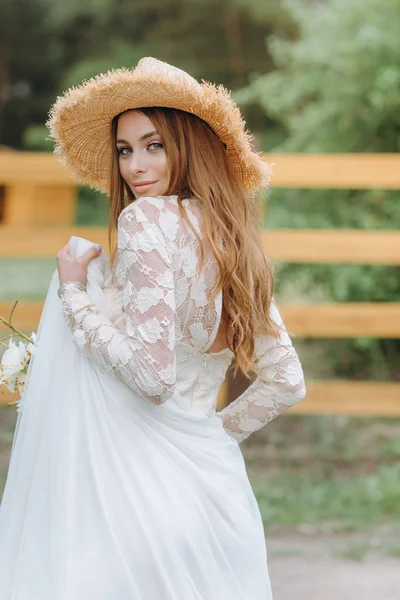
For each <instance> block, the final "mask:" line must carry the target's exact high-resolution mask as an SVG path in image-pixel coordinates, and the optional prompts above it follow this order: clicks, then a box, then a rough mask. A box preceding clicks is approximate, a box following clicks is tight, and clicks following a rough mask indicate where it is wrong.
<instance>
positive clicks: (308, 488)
mask: <svg viewBox="0 0 400 600" xmlns="http://www.w3.org/2000/svg"><path fill="white" fill-rule="evenodd" d="M250 479H251V481H252V484H253V489H254V492H255V495H256V497H257V500H258V503H259V506H260V510H261V515H262V518H263V521H264V523H265V525H266V526H267V527H272V526H274V527H279V526H293V527H297V526H299V525H304V524H309V525H317V524H321V523H328V524H329V525H330V529H331V531H342V532H343V531H352V530H357V529H360V528H361V529H362V528H364V527H372V526H376V525H378V524H381V523H385V522H392V521H395V520H398V519H399V518H400V508H399V507H400V467H399V466H397V465H390V466H385V465H382V466H380V467H379V468H378V470H377V472H376V473H374V474H362V473H360V474H358V475H356V476H354V475H351V476H348V475H347V476H344V477H343V476H337V477H336V478H334V479H325V478H323V477H321V476H319V477H318V476H315V475H310V474H308V473H307V472H304V471H303V472H293V471H287V470H286V471H285V472H281V473H276V474H266V475H265V476H263V477H260V476H257V477H250Z"/></svg>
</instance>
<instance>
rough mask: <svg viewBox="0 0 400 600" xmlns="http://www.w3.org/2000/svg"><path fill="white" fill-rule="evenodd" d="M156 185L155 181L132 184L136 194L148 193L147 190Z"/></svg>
mask: <svg viewBox="0 0 400 600" xmlns="http://www.w3.org/2000/svg"><path fill="white" fill-rule="evenodd" d="M155 183H157V182H156V181H145V182H143V183H134V184H133V188H134V190H135V191H136V192H140V193H143V192H148V191H149V189H150V188H151V187H152V186H153V185H154V184H155Z"/></svg>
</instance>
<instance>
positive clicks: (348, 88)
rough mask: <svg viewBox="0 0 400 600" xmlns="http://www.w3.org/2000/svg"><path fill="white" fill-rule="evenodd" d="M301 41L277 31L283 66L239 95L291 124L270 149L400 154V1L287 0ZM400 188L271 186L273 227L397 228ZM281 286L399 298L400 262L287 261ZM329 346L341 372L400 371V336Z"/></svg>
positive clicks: (357, 298)
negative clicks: (392, 264)
mask: <svg viewBox="0 0 400 600" xmlns="http://www.w3.org/2000/svg"><path fill="white" fill-rule="evenodd" d="M284 5H285V7H287V9H288V10H289V11H290V15H291V17H292V19H293V20H294V22H295V23H297V27H298V32H299V35H298V38H297V39H296V40H294V41H293V40H288V39H285V37H284V36H276V35H275V36H271V37H270V38H269V40H268V45H269V51H270V53H271V56H272V58H273V60H274V62H275V66H276V69H275V70H274V71H273V72H270V73H268V74H266V75H262V76H259V77H254V78H253V80H252V82H251V84H250V85H249V86H248V87H246V88H244V89H242V90H241V91H240V92H238V94H237V98H238V100H239V101H240V102H242V103H243V104H245V105H246V104H248V103H254V102H258V103H259V104H260V105H261V106H262V108H263V109H264V111H265V112H266V114H267V115H268V117H269V118H271V119H274V120H275V121H276V123H277V124H278V125H279V126H280V127H281V130H282V131H284V132H286V135H285V136H283V137H282V140H280V141H279V142H278V144H275V145H274V144H273V143H272V144H268V142H269V141H271V138H268V137H267V138H264V140H265V141H266V144H265V145H264V150H274V151H278V152H279V151H287V152H315V153H320V152H398V150H399V148H400V110H399V109H400V44H399V43H398V39H399V33H398V31H399V30H398V17H399V14H400V0H388V2H386V3H385V6H384V9H383V8H382V3H381V1H380V0H353V1H352V2H350V3H349V2H345V1H344V0H328V1H327V2H319V3H315V2H309V1H307V2H306V1H302V2H285V3H284ZM399 222H400V193H399V192H385V191H383V190H371V191H354V190H340V191H337V190H335V191H334V190H307V191H305V190H272V191H271V192H270V195H269V210H268V214H267V225H268V226H269V227H293V228H296V227H308V228H332V227H335V228H354V229H396V228H398V224H399ZM277 287H278V289H279V290H280V291H282V292H283V291H285V292H287V291H288V290H289V289H290V288H293V290H295V294H296V295H301V296H303V297H307V298H309V299H312V296H313V293H314V291H315V292H316V293H317V295H321V293H322V295H323V297H324V298H325V299H330V300H335V301H338V302H352V301H354V302H362V301H375V302H395V301H398V299H399V296H400V278H399V269H398V268H397V267H385V266H367V265H360V266H358V265H291V264H288V265H278V267H277ZM325 351H326V353H328V354H330V358H331V360H332V364H333V365H334V366H335V370H336V373H337V374H338V375H344V376H353V377H357V376H358V377H360V376H361V377H369V378H373V379H381V378H383V377H385V376H391V377H393V378H398V377H399V376H400V373H399V370H398V367H397V364H398V354H399V352H400V342H399V341H397V342H396V341H394V340H372V339H362V340H343V341H341V342H340V343H338V344H336V352H331V351H330V348H329V346H326V348H325Z"/></svg>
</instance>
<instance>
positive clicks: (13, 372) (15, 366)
mask: <svg viewBox="0 0 400 600" xmlns="http://www.w3.org/2000/svg"><path fill="white" fill-rule="evenodd" d="M22 369H23V363H22V359H21V352H20V349H19V348H18V347H17V345H16V344H15V343H14V342H13V341H12V340H10V341H9V344H8V348H7V350H6V351H5V352H4V354H3V357H2V359H1V371H2V383H3V384H4V385H6V386H7V388H8V389H9V390H10V392H14V389H15V383H16V380H17V378H18V375H19V374H20V372H21V371H22Z"/></svg>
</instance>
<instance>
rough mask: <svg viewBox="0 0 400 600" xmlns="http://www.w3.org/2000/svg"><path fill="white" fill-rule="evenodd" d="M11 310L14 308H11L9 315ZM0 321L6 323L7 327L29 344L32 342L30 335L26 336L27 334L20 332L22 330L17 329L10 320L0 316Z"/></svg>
mask: <svg viewBox="0 0 400 600" xmlns="http://www.w3.org/2000/svg"><path fill="white" fill-rule="evenodd" d="M14 307H15V305H14ZM13 311H14V308H13V310H12V312H11V316H12V313H13ZM0 321H1V322H2V323H4V325H6V326H7V327H9V328H10V329H11V330H12V331H13V332H14V333H16V334H17V335H19V336H20V337H22V339H24V340H26V341H27V342H29V343H30V344H33V340H31V338H30V337H28V336H27V335H25V334H24V333H22V331H19V329H16V328H15V327H14V325H11V323H10V321H6V319H3V317H0Z"/></svg>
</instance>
